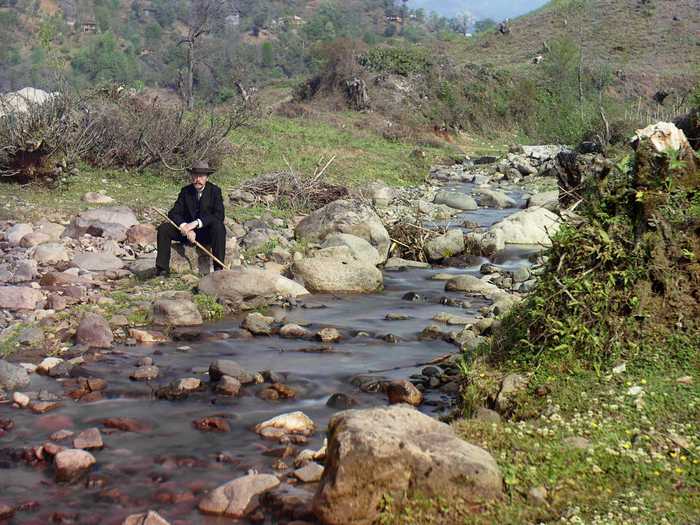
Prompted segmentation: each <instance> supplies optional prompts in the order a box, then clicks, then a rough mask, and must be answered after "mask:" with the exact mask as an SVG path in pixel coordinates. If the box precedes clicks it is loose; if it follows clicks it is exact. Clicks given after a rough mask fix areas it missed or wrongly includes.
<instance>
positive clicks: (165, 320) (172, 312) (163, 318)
mask: <svg viewBox="0 0 700 525" xmlns="http://www.w3.org/2000/svg"><path fill="white" fill-rule="evenodd" d="M153 323H154V324H157V325H167V326H199V325H201V324H202V323H203V321H202V315H201V314H200V313H199V309H198V308H197V305H196V304H194V303H193V302H192V301H188V300H182V299H180V300H175V299H159V300H157V301H156V302H155V303H153Z"/></svg>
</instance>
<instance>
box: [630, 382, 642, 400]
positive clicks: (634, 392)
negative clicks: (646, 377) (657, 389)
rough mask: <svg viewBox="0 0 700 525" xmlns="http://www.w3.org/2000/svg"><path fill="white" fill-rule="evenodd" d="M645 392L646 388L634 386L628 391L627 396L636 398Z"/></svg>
mask: <svg viewBox="0 0 700 525" xmlns="http://www.w3.org/2000/svg"><path fill="white" fill-rule="evenodd" d="M643 391H644V388H642V387H641V386H639V385H635V386H632V387H630V388H628V389H627V395H628V396H633V397H636V396H638V395H639V394H641V393H642V392H643Z"/></svg>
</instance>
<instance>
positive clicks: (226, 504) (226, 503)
mask: <svg viewBox="0 0 700 525" xmlns="http://www.w3.org/2000/svg"><path fill="white" fill-rule="evenodd" d="M279 484H280V480H279V479H277V477H276V476H273V475H271V474H248V475H247V476H243V477H241V478H237V479H234V480H233V481H229V482H228V483H226V484H224V485H221V486H220V487H218V488H216V489H214V490H213V491H211V492H210V493H209V494H207V495H206V496H205V497H204V499H202V501H200V503H199V507H198V508H199V510H200V511H201V512H203V513H204V514H214V515H220V516H226V517H227V518H234V519H240V518H243V517H245V516H247V515H248V514H250V513H251V512H253V511H254V510H255V507H256V506H254V505H251V502H252V500H253V498H255V497H256V496H260V495H261V494H263V493H265V492H267V491H269V490H272V489H274V488H275V487H277V486H278V485H279Z"/></svg>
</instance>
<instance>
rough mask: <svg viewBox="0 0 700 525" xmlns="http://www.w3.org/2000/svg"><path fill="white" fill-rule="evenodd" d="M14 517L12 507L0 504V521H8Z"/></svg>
mask: <svg viewBox="0 0 700 525" xmlns="http://www.w3.org/2000/svg"><path fill="white" fill-rule="evenodd" d="M14 515H15V509H14V508H13V507H10V506H9V505H6V504H4V503H0V520H9V519H10V518H12V516H14Z"/></svg>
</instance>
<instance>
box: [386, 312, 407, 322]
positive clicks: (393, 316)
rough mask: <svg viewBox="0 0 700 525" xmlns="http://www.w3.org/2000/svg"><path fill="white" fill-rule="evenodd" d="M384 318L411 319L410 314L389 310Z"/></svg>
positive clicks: (393, 319) (395, 319)
mask: <svg viewBox="0 0 700 525" xmlns="http://www.w3.org/2000/svg"><path fill="white" fill-rule="evenodd" d="M384 319H386V320H387V321H408V320H409V319H411V316H410V315H406V314H399V313H395V312H390V313H388V314H386V316H385V317H384Z"/></svg>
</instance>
